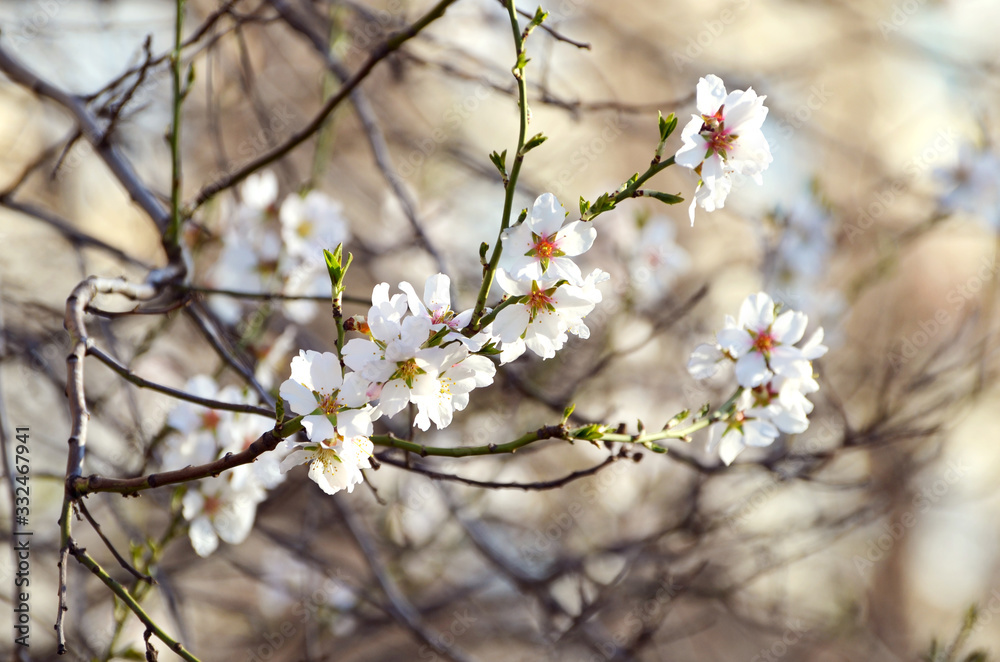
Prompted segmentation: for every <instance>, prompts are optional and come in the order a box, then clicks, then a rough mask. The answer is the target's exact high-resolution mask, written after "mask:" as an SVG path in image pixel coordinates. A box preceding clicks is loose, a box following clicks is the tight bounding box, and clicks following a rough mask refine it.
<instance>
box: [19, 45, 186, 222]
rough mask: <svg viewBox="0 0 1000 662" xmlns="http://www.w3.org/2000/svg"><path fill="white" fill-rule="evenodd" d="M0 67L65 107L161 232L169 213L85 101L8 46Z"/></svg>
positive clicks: (38, 92)
mask: <svg viewBox="0 0 1000 662" xmlns="http://www.w3.org/2000/svg"><path fill="white" fill-rule="evenodd" d="M0 70H2V71H3V72H4V73H5V74H7V76H8V77H9V78H10V79H11V80H12V81H14V82H15V83H18V84H19V85H22V86H24V87H26V88H28V89H30V90H31V91H32V92H34V93H35V94H37V95H39V96H42V97H46V98H48V99H51V100H52V101H55V102H56V103H57V104H59V105H60V106H62V107H64V108H65V109H66V110H68V111H69V112H70V113H71V114H72V115H73V117H74V119H75V120H76V123H77V124H78V125H79V127H80V130H81V131H83V134H84V135H85V136H86V137H87V140H88V141H90V144H91V145H92V146H93V147H94V150H95V151H96V152H97V153H98V155H99V156H100V157H101V159H103V160H104V163H105V164H107V166H108V168H110V170H111V172H113V173H114V175H115V177H116V178H117V179H118V181H119V182H121V184H122V186H124V187H125V190H126V191H128V194H129V196H130V197H131V198H132V200H133V201H134V202H135V203H136V204H137V205H139V207H141V208H142V210H143V211H145V212H146V214H147V215H148V216H149V217H150V218H151V219H152V220H153V222H154V223H155V224H156V227H157V229H158V230H159V231H160V234H161V235H162V234H163V233H164V232H165V231H166V230H167V227H168V225H169V222H170V215H169V213H168V211H167V209H166V207H164V206H163V204H161V203H160V201H159V199H158V198H157V197H156V195H155V194H153V192H152V191H151V190H150V189H149V187H147V186H146V185H145V184H144V183H143V181H142V180H141V179H140V178H139V175H138V174H137V173H136V172H135V169H134V168H133V167H132V164H131V162H130V161H129V160H128V159H127V158H126V157H125V156H124V155H123V154H122V153H121V151H120V150H119V149H118V148H117V147H116V146H115V145H114V144H113V143H106V142H105V141H104V128H103V127H102V126H101V124H100V122H99V121H98V119H97V118H96V117H95V116H94V114H93V113H92V112H90V109H88V108H87V104H86V102H85V101H84V100H83V99H81V98H80V97H77V96H75V95H72V94H70V93H68V92H66V91H64V90H62V89H61V88H59V87H56V86H55V85H53V84H52V83H49V82H48V81H46V80H44V79H42V78H40V77H39V76H38V75H36V74H35V73H34V72H33V71H31V70H30V69H28V68H27V67H26V66H24V65H23V64H21V62H20V61H19V60H17V59H16V58H15V57H14V56H13V55H11V54H10V53H9V52H8V51H7V49H5V48H4V47H3V46H0Z"/></svg>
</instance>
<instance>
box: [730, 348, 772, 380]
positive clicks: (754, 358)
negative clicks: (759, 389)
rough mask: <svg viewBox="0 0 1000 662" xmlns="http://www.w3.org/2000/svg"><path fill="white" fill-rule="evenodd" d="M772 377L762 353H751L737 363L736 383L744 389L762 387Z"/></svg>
mask: <svg viewBox="0 0 1000 662" xmlns="http://www.w3.org/2000/svg"><path fill="white" fill-rule="evenodd" d="M770 376H771V371H770V370H768V369H767V363H766V362H765V361H764V356H763V355H762V354H761V353H760V352H749V353H748V354H744V355H743V356H741V357H740V358H739V359H738V360H737V361H736V381H737V382H738V383H739V385H740V386H743V387H744V388H752V387H754V386H760V385H761V384H763V383H764V382H765V381H767V378H768V377H770Z"/></svg>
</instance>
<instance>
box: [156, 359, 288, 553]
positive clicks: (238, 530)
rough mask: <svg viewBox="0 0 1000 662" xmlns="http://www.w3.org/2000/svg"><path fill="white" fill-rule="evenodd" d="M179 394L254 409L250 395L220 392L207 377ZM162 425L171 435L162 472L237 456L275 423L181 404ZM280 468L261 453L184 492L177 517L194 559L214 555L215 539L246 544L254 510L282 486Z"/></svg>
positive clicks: (272, 457)
mask: <svg viewBox="0 0 1000 662" xmlns="http://www.w3.org/2000/svg"><path fill="white" fill-rule="evenodd" d="M184 390H185V391H186V392H187V393H190V394H192V395H195V396H198V397H201V398H206V399H210V400H217V401H220V402H227V403H230V404H250V405H254V404H257V401H256V398H255V397H254V396H253V395H252V394H248V393H246V392H244V391H241V390H239V389H237V388H235V387H232V386H227V387H224V388H221V389H220V388H219V386H218V384H217V383H216V382H215V380H214V379H212V378H211V377H208V376H206V375H199V376H196V377H193V378H191V379H190V380H189V381H188V383H187V385H186V386H185V389H184ZM167 425H168V427H169V428H170V430H171V431H172V434H170V435H169V436H168V437H167V439H166V441H165V445H164V451H163V454H162V458H161V464H162V466H163V467H164V468H165V469H167V470H174V469H182V468H184V467H186V466H188V465H199V464H205V463H208V462H211V461H213V460H216V459H218V458H220V457H222V456H224V455H226V454H227V453H240V452H242V451H244V450H246V449H247V448H248V447H249V446H250V444H252V443H253V442H254V441H256V440H257V439H258V438H259V437H260V436H261V435H262V434H264V432H266V431H267V430H269V429H271V428H272V427H274V421H273V420H271V419H269V418H266V417H263V416H257V415H255V414H244V413H239V412H231V411H225V410H221V411H220V410H215V409H208V408H206V407H203V406H201V405H197V404H193V403H191V402H187V401H184V402H180V403H179V404H178V405H177V406H176V407H174V408H173V409H172V410H171V411H170V413H169V414H168V415H167ZM279 463H280V456H279V455H277V454H273V453H265V454H263V455H261V456H260V457H259V458H257V461H256V462H254V463H253V464H247V465H241V466H238V467H235V468H234V469H233V470H232V471H230V472H227V473H225V474H222V475H219V476H215V477H212V478H206V479H203V480H201V481H199V482H197V483H195V484H194V485H192V486H190V487H188V488H187V491H186V492H185V493H184V496H183V499H182V502H181V512H182V514H183V516H184V518H185V519H186V520H188V522H190V525H189V527H188V535H189V536H190V538H191V546H192V547H194V550H195V552H197V553H198V555H199V556H208V555H210V554H211V553H212V552H214V551H215V550H216V548H217V547H218V546H219V540H220V539H221V540H223V541H225V542H227V543H230V544H233V545H235V544H239V543H241V542H243V541H244V540H246V538H247V536H248V535H250V529H251V528H253V522H254V517H255V516H256V513H257V505H258V504H259V503H261V502H262V501H263V500H264V498H265V497H266V496H267V490H269V489H272V488H274V487H277V486H278V485H279V484H280V483H281V482H282V481H283V480H284V475H283V474H282V472H281V470H280V466H279Z"/></svg>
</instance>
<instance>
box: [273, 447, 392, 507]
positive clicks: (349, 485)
mask: <svg viewBox="0 0 1000 662" xmlns="http://www.w3.org/2000/svg"><path fill="white" fill-rule="evenodd" d="M285 447H286V450H288V451H289V453H288V455H287V456H286V457H285V459H284V460H282V462H281V470H282V471H283V472H284V471H288V470H289V469H291V468H292V467H294V466H298V465H300V464H303V463H306V462H308V463H309V479H310V480H312V481H313V482H314V483H316V484H317V485H319V487H320V489H322V490H323V491H324V492H326V493H327V494H336V493H337V492H339V491H340V490H343V489H346V490H347V491H348V492H353V491H354V486H355V485H358V484H360V483H361V482H362V481H363V480H364V476H363V475H362V473H361V470H362V469H369V468H371V461H370V458H371V456H372V453H373V452H374V450H375V447H374V445H373V444H372V442H371V440H370V439H368V438H367V437H360V436H359V437H344V438H342V439H339V440H337V442H336V443H329V440H328V441H321V442H318V443H308V444H296V443H293V442H286V445H285Z"/></svg>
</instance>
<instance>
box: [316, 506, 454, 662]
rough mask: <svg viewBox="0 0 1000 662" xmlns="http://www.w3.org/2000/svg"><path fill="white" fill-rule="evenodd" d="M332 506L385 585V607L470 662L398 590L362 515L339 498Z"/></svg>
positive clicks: (436, 645) (433, 643) (445, 651)
mask: <svg viewBox="0 0 1000 662" xmlns="http://www.w3.org/2000/svg"><path fill="white" fill-rule="evenodd" d="M333 505H334V507H335V508H336V509H337V512H339V513H340V516H341V518H342V519H343V520H344V523H345V524H347V528H348V530H349V531H350V532H351V535H352V536H354V540H355V541H356V542H357V544H358V547H360V548H361V553H362V555H363V556H364V558H365V562H366V563H367V564H368V567H369V568H370V569H371V571H372V574H374V575H375V579H376V580H377V581H378V583H379V586H381V587H382V592H383V593H385V596H386V598H387V599H388V600H389V603H388V604H387V605H386V610H387V611H388V613H389V614H390V615H392V617H393V618H394V619H396V621H397V622H398V623H399V624H400V625H402V626H404V627H406V628H407V629H408V630H409V631H410V632H412V633H413V634H414V635H415V636H416V638H417V639H419V640H420V641H422V642H424V643H425V644H427V645H428V646H430V647H431V648H432V649H433V650H434V651H436V652H437V653H438V654H439V655H442V656H444V657H445V658H447V659H449V660H452V662H470V661H471V660H472V658H470V657H468V656H467V655H466V654H465V653H464V652H463V651H462V650H461V649H460V648H458V647H457V646H454V645H450V646H449V645H444V642H443V641H442V638H441V635H440V634H438V633H436V632H432V631H431V630H430V629H429V628H428V627H427V625H426V624H424V623H423V621H422V619H421V616H420V612H418V611H417V610H416V609H415V608H414V607H413V605H412V604H410V602H409V601H408V600H407V599H406V596H405V595H403V593H402V592H401V591H400V590H399V587H398V586H396V583H395V582H394V581H393V579H392V577H391V576H390V575H389V573H388V571H387V570H386V568H385V566H383V565H382V563H381V562H380V561H379V554H378V550H377V549H376V548H375V542H374V541H373V540H372V539H371V537H370V536H369V535H368V532H367V531H365V529H364V525H363V524H362V523H361V520H360V518H358V516H357V515H356V514H355V513H354V511H353V510H352V509H351V507H350V506H348V505H347V504H345V503H344V502H343V501H342V500H340V499H334V500H333Z"/></svg>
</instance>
